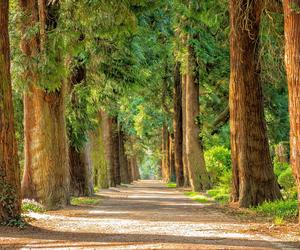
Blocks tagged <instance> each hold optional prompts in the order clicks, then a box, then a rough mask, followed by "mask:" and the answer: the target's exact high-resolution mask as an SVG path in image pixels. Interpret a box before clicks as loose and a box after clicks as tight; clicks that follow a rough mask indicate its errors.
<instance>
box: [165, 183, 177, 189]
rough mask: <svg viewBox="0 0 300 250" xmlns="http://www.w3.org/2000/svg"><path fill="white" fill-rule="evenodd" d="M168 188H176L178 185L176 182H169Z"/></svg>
mask: <svg viewBox="0 0 300 250" xmlns="http://www.w3.org/2000/svg"><path fill="white" fill-rule="evenodd" d="M166 187H168V188H176V187H177V185H176V183H175V182H169V183H167V184H166Z"/></svg>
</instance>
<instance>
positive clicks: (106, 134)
mask: <svg viewBox="0 0 300 250" xmlns="http://www.w3.org/2000/svg"><path fill="white" fill-rule="evenodd" d="M101 117H102V130H103V139H104V149H105V150H104V151H105V158H106V162H107V167H108V184H109V186H110V187H115V186H116V182H115V167H114V166H115V165H114V156H113V154H114V151H113V148H114V147H113V121H112V118H111V117H109V115H108V114H107V113H106V112H104V111H101Z"/></svg>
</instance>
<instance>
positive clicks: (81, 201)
mask: <svg viewBox="0 0 300 250" xmlns="http://www.w3.org/2000/svg"><path fill="white" fill-rule="evenodd" d="M100 202H101V198H100V197H72V198H71V205H72V206H80V205H97V204H99V203H100Z"/></svg>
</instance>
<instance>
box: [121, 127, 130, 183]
mask: <svg viewBox="0 0 300 250" xmlns="http://www.w3.org/2000/svg"><path fill="white" fill-rule="evenodd" d="M119 160H120V174H121V182H122V183H125V184H129V183H130V178H129V173H128V162H127V156H126V152H125V134H124V132H123V131H122V130H121V129H120V128H119Z"/></svg>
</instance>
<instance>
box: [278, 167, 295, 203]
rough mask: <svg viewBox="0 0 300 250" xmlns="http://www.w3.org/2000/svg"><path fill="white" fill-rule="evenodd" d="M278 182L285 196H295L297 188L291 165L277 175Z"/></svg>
mask: <svg viewBox="0 0 300 250" xmlns="http://www.w3.org/2000/svg"><path fill="white" fill-rule="evenodd" d="M278 183H279V185H280V186H281V187H282V188H283V193H284V194H285V195H286V197H287V198H296V197H297V188H296V183H295V178H294V176H293V171H292V169H291V167H289V168H287V169H286V170H284V171H283V172H282V173H281V174H280V175H279V177H278Z"/></svg>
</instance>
